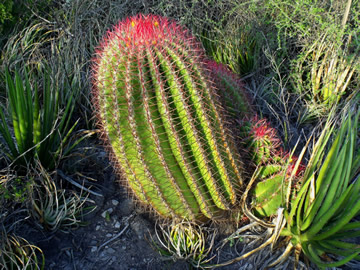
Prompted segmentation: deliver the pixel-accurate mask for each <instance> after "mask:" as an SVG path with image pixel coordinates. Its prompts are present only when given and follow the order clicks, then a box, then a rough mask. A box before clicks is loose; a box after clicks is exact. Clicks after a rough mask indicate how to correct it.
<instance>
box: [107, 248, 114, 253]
mask: <svg viewBox="0 0 360 270" xmlns="http://www.w3.org/2000/svg"><path fill="white" fill-rule="evenodd" d="M106 252H107V253H108V254H114V253H115V249H113V248H108V249H107V250H106Z"/></svg>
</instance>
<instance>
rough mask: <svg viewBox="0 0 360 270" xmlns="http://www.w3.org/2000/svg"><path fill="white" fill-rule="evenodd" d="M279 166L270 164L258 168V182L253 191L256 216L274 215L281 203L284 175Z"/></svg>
mask: <svg viewBox="0 0 360 270" xmlns="http://www.w3.org/2000/svg"><path fill="white" fill-rule="evenodd" d="M282 169H283V167H282V166H281V165H275V164H270V165H266V166H262V167H261V168H260V171H259V172H260V173H259V180H260V182H259V183H257V185H256V187H255V189H254V195H253V198H254V201H253V209H254V212H255V214H256V215H258V216H271V215H274V214H276V211H277V209H278V208H279V207H280V206H281V203H282V193H281V192H282V187H283V181H284V175H283V174H282Z"/></svg>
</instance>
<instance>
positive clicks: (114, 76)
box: [94, 15, 242, 220]
mask: <svg viewBox="0 0 360 270" xmlns="http://www.w3.org/2000/svg"><path fill="white" fill-rule="evenodd" d="M94 62H95V65H94V103H95V105H96V112H97V117H98V119H99V124H100V127H101V129H102V132H103V134H104V137H105V138H106V140H107V142H108V145H109V149H110V151H111V153H112V157H113V160H114V164H115V166H116V168H118V169H119V170H120V171H121V172H122V173H123V175H125V176H126V179H127V181H126V183H127V185H128V186H129V187H130V188H131V190H132V191H133V193H134V194H135V195H136V197H137V198H138V199H139V200H140V201H141V202H142V203H144V204H146V205H148V206H152V208H153V209H155V211H156V212H157V213H158V214H160V215H162V216H164V217H175V216H179V217H182V218H188V219H191V220H195V219H197V220H202V219H206V218H219V217H222V216H223V214H224V213H226V212H227V210H230V209H232V208H233V207H234V206H235V205H236V203H237V198H238V196H239V195H238V193H237V190H239V188H240V187H241V185H242V177H241V174H240V170H241V167H240V165H239V162H238V157H237V154H236V152H235V151H234V150H233V148H232V141H231V140H230V139H229V138H228V136H227V132H226V129H225V128H224V126H223V124H222V121H221V117H220V113H219V111H218V109H217V105H216V102H215V101H214V97H213V96H214V89H213V88H212V84H211V83H210V81H209V79H208V77H207V73H206V71H205V69H204V58H203V51H202V49H201V46H200V44H199V43H198V42H197V41H196V40H195V38H194V37H193V36H192V35H191V34H190V33H189V31H188V30H186V29H184V28H183V27H181V26H179V25H177V24H176V23H175V22H172V21H169V20H168V19H166V18H164V17H159V16H154V15H148V16H144V15H138V16H135V17H130V18H127V19H126V20H124V21H122V22H120V23H119V24H118V25H117V26H115V27H114V28H113V30H112V31H109V32H108V33H107V36H106V37H105V38H104V40H103V42H102V43H101V45H100V46H99V48H98V49H97V52H96V57H95V60H94Z"/></svg>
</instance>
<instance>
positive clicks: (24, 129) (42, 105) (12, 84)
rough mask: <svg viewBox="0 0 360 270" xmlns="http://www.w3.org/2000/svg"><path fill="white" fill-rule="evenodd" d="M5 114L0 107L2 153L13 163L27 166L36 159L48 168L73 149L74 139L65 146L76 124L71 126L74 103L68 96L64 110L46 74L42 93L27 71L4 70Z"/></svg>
mask: <svg viewBox="0 0 360 270" xmlns="http://www.w3.org/2000/svg"><path fill="white" fill-rule="evenodd" d="M5 80H6V88H7V95H8V100H9V109H8V114H9V115H10V119H11V122H12V128H11V125H10V124H9V121H8V119H7V117H6V114H5V113H4V112H3V110H2V109H1V108H0V135H1V136H2V137H3V139H4V143H5V146H4V147H3V150H4V153H5V154H6V156H7V158H8V159H9V160H10V161H11V163H12V164H14V165H21V166H26V165H28V164H29V163H30V164H33V165H34V164H35V161H36V160H39V161H40V162H41V164H42V165H43V166H44V167H45V168H47V169H53V168H54V167H55V166H56V164H57V162H58V160H59V158H60V157H61V156H62V155H64V154H66V153H68V152H69V151H70V150H71V149H73V148H74V147H75V146H76V144H77V142H75V143H73V144H72V145H71V146H69V147H66V145H67V142H68V140H69V137H70V135H71V133H72V131H73V129H74V128H75V126H76V123H75V124H74V125H72V126H70V119H71V115H72V111H73V109H74V103H73V102H72V97H71V96H70V97H69V99H68V101H67V105H66V108H64V110H63V111H61V110H62V108H61V106H60V105H59V97H58V96H59V92H60V90H59V89H56V88H54V86H53V85H52V83H51V79H50V77H49V75H48V74H44V82H43V84H42V93H41V94H42V97H43V99H42V100H40V93H39V90H38V86H37V85H36V83H34V84H33V86H32V85H31V83H30V80H29V77H28V74H27V72H25V74H24V78H22V77H21V76H20V74H19V72H18V71H16V72H15V78H14V79H13V78H12V77H11V75H10V73H9V71H8V70H6V71H5Z"/></svg>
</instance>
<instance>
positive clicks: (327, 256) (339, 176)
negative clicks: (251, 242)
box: [274, 112, 360, 268]
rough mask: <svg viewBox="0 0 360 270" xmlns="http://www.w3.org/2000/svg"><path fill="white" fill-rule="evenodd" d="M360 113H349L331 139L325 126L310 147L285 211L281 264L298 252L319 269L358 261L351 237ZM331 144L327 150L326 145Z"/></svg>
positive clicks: (359, 185)
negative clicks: (298, 185)
mask: <svg viewBox="0 0 360 270" xmlns="http://www.w3.org/2000/svg"><path fill="white" fill-rule="evenodd" d="M359 116H360V112H358V113H356V114H354V113H350V114H349V115H348V117H347V119H345V121H343V123H342V125H341V127H340V129H339V131H338V132H337V134H336V136H335V138H334V139H333V141H332V142H331V141H330V138H331V135H332V134H333V133H334V126H332V127H331V128H326V129H325V130H324V132H323V133H322V135H321V137H320V138H319V140H318V142H317V143H316V145H315V146H314V149H313V152H312V155H311V157H310V160H309V163H308V166H307V167H306V170H305V172H304V176H303V182H302V186H301V189H300V190H299V192H298V193H297V197H296V200H294V201H293V202H291V204H290V205H289V207H288V208H287V209H286V211H285V219H286V223H287V224H286V227H284V229H283V230H282V232H281V235H282V236H287V237H288V239H290V241H289V243H288V246H287V248H286V250H285V252H284V254H283V256H281V257H280V258H279V259H278V260H277V261H276V262H274V264H275V263H278V262H280V261H281V260H283V259H284V258H285V257H287V256H288V255H289V253H290V252H291V251H292V250H294V249H295V250H296V251H297V252H295V255H296V256H297V259H298V258H299V257H298V256H299V253H300V252H299V251H302V252H303V253H304V254H305V255H306V257H307V258H309V259H310V260H311V261H312V262H313V263H315V264H316V265H317V266H319V267H320V268H326V267H338V266H341V265H343V264H345V263H347V262H349V261H351V260H352V259H356V260H359V259H360V256H359V254H360V247H359V245H358V244H356V243H354V242H353V241H352V239H353V238H355V237H358V236H359V235H360V233H359V229H360V223H359V222H358V221H356V220H353V218H354V217H356V216H358V215H359V213H360V196H359V194H360V181H359V169H360V161H359V160H360V153H359V151H358V150H357V149H356V146H357V145H358V144H357V140H358V136H359ZM327 146H330V147H329V149H328V150H327V151H326V147H327Z"/></svg>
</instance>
